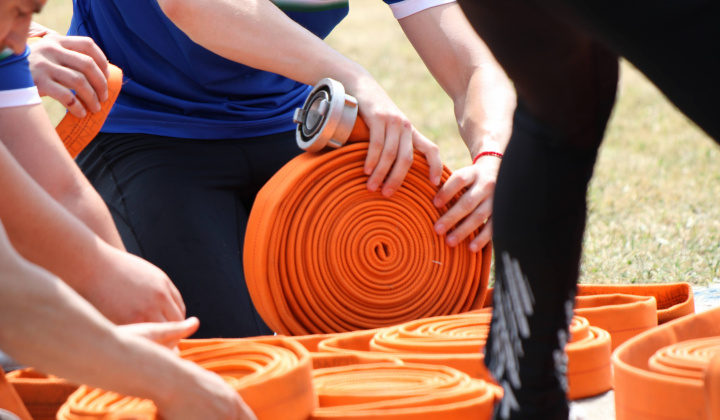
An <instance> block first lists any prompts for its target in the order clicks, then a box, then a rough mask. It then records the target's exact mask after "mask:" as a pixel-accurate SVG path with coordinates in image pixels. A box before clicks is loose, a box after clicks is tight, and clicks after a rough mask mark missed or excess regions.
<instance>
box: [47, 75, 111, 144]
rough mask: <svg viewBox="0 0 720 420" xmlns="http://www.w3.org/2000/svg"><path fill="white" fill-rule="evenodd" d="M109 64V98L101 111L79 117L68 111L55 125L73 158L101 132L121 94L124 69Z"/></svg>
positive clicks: (101, 106)
mask: <svg viewBox="0 0 720 420" xmlns="http://www.w3.org/2000/svg"><path fill="white" fill-rule="evenodd" d="M108 66H109V68H110V78H109V79H108V99H107V100H105V102H102V103H101V104H100V111H98V112H90V111H88V112H87V115H85V116H84V117H83V118H78V117H76V116H74V115H72V114H71V113H69V112H68V113H67V114H65V117H63V119H62V120H61V121H60V123H59V124H58V125H57V127H55V131H57V133H58V135H59V136H60V139H61V140H62V142H63V144H64V145H65V148H66V149H67V151H68V152H69V153H70V156H72V157H73V158H75V157H76V156H77V155H78V154H79V153H80V152H82V150H83V149H84V148H85V146H87V145H88V144H89V143H90V142H91V141H92V139H94V138H95V136H97V134H98V133H99V132H100V129H101V128H102V126H103V124H104V123H105V120H106V119H107V116H108V114H109V113H110V109H111V108H112V106H113V104H115V100H116V99H117V97H118V94H120V89H121V88H122V78H123V73H122V70H120V69H119V68H118V67H116V66H114V65H112V64H108Z"/></svg>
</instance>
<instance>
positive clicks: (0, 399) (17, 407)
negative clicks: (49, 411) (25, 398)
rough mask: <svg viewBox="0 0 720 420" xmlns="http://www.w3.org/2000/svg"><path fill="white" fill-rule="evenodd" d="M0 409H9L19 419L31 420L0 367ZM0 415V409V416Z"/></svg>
mask: <svg viewBox="0 0 720 420" xmlns="http://www.w3.org/2000/svg"><path fill="white" fill-rule="evenodd" d="M0 410H5V411H9V412H10V413H13V414H15V415H16V416H17V417H19V418H20V420H32V417H30V413H28V411H27V408H25V405H23V402H22V400H21V399H20V396H19V395H18V394H17V391H15V388H13V386H12V385H10V383H8V381H7V379H6V378H5V372H4V371H3V370H2V368H0ZM2 417H3V416H2V411H0V418H2Z"/></svg>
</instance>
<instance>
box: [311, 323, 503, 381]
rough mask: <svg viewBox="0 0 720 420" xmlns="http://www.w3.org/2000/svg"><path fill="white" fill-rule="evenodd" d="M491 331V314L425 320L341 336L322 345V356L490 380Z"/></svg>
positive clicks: (321, 343) (320, 347)
mask: <svg viewBox="0 0 720 420" xmlns="http://www.w3.org/2000/svg"><path fill="white" fill-rule="evenodd" d="M489 327H490V315H489V314H460V315H446V316H439V317H433V318H425V319H420V320H417V321H411V322H408V323H405V324H401V325H399V326H395V327H389V328H383V329H380V330H377V331H358V332H356V333H347V334H338V335H337V336H334V337H330V338H328V339H326V340H323V341H321V342H320V343H319V344H318V345H317V349H318V351H319V352H321V353H322V352H327V353H334V354H352V355H355V356H357V357H358V358H359V359H360V360H362V361H365V362H367V361H372V360H376V361H381V360H400V361H402V362H403V363H421V364H429V365H443V366H448V367H451V368H454V369H457V370H459V371H461V372H464V373H466V374H467V375H469V376H470V377H472V378H476V379H483V380H491V377H490V374H489V372H488V370H487V368H486V367H485V364H484V363H483V359H484V357H483V353H482V349H483V348H484V346H485V340H486V338H487V331H488V329H489Z"/></svg>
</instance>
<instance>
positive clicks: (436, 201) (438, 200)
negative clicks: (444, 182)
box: [433, 198, 442, 207]
mask: <svg viewBox="0 0 720 420" xmlns="http://www.w3.org/2000/svg"><path fill="white" fill-rule="evenodd" d="M441 203H442V202H441V201H440V199H439V198H436V199H434V200H433V204H434V205H435V207H440V204H441Z"/></svg>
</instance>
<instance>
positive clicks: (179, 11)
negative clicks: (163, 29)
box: [158, 0, 183, 25]
mask: <svg viewBox="0 0 720 420" xmlns="http://www.w3.org/2000/svg"><path fill="white" fill-rule="evenodd" d="M158 5H160V9H162V11H163V13H165V16H167V17H168V19H170V20H171V21H173V22H174V23H175V24H176V25H177V20H178V19H180V17H181V16H182V15H183V1H182V0H158Z"/></svg>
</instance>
